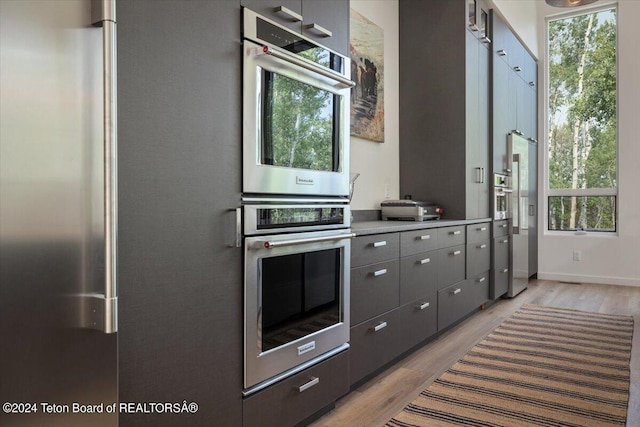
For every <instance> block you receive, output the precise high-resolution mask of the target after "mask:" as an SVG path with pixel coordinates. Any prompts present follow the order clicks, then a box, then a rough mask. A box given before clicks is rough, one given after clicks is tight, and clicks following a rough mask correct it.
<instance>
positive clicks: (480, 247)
mask: <svg viewBox="0 0 640 427" xmlns="http://www.w3.org/2000/svg"><path fill="white" fill-rule="evenodd" d="M476 247H477V248H478V249H484V248H486V247H487V245H479V246H476Z"/></svg>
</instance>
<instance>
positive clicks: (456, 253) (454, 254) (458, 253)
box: [451, 251, 461, 256]
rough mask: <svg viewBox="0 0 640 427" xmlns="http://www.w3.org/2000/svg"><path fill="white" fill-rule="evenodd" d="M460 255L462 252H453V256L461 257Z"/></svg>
mask: <svg viewBox="0 0 640 427" xmlns="http://www.w3.org/2000/svg"><path fill="white" fill-rule="evenodd" d="M460 253H461V252H460V251H453V252H451V255H453V256H456V255H460Z"/></svg>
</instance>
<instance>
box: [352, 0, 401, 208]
mask: <svg viewBox="0 0 640 427" xmlns="http://www.w3.org/2000/svg"><path fill="white" fill-rule="evenodd" d="M351 7H352V8H353V9H354V10H356V11H357V12H358V13H360V14H361V15H363V16H364V17H365V18H367V19H368V20H370V21H372V22H373V23H375V24H376V25H378V26H379V27H380V28H382V30H383V31H384V117H385V122H384V143H379V142H373V141H368V140H364V139H360V138H356V137H351V172H352V173H354V172H357V173H360V177H359V178H358V180H357V181H356V184H355V193H354V196H353V200H352V201H351V208H352V209H356V210H360V209H380V202H381V201H383V200H385V198H388V199H398V198H399V196H398V193H399V191H400V190H399V189H400V172H399V167H400V160H399V155H400V154H399V149H398V143H399V139H400V127H399V112H398V111H399V105H400V99H399V80H398V75H399V72H398V68H399V67H398V64H399V56H398V38H399V35H398V34H399V31H398V0H351ZM385 188H387V189H388V194H385Z"/></svg>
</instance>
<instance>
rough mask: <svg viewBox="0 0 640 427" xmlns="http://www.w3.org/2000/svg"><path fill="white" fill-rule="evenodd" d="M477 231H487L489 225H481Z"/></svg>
mask: <svg viewBox="0 0 640 427" xmlns="http://www.w3.org/2000/svg"><path fill="white" fill-rule="evenodd" d="M477 231H487V227H480V228H478V229H477Z"/></svg>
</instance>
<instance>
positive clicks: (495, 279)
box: [489, 234, 511, 299]
mask: <svg viewBox="0 0 640 427" xmlns="http://www.w3.org/2000/svg"><path fill="white" fill-rule="evenodd" d="M510 256H511V238H510V236H509V235H508V234H505V235H503V236H498V237H494V238H493V246H492V262H491V284H490V288H489V298H491V299H497V298H499V297H500V296H502V295H504V294H505V293H507V291H508V290H509V264H510V262H509V257H510Z"/></svg>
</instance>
